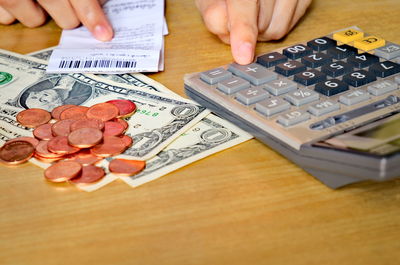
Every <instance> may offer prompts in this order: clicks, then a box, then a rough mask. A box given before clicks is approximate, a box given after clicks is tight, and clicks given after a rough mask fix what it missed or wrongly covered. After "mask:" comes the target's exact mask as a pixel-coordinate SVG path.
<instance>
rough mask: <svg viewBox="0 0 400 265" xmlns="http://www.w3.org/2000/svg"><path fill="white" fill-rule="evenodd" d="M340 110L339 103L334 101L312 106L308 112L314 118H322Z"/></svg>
mask: <svg viewBox="0 0 400 265" xmlns="http://www.w3.org/2000/svg"><path fill="white" fill-rule="evenodd" d="M339 109H340V105H339V103H337V102H335V101H332V100H325V101H321V102H318V103H316V104H313V105H311V106H310V107H309V108H308V111H309V112H311V114H313V115H314V116H322V115H325V114H327V113H331V112H334V111H337V110H339Z"/></svg>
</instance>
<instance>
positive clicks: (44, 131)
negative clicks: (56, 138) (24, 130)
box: [33, 123, 53, 140]
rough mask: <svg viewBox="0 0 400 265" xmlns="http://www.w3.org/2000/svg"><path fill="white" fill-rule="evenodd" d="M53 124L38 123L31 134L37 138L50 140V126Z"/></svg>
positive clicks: (51, 135) (51, 134)
mask: <svg viewBox="0 0 400 265" xmlns="http://www.w3.org/2000/svg"><path fill="white" fill-rule="evenodd" d="M52 126H53V124H51V123H46V124H42V125H39V126H38V127H36V128H35V129H34V130H33V135H34V136H35V137H36V138H38V139H39V140H50V139H51V138H53V132H52V131H51V127H52Z"/></svg>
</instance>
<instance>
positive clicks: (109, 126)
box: [104, 121, 125, 136]
mask: <svg viewBox="0 0 400 265" xmlns="http://www.w3.org/2000/svg"><path fill="white" fill-rule="evenodd" d="M124 131H125V128H124V126H123V125H122V124H121V123H119V122H116V121H106V122H104V136H117V135H121V134H123V133H124Z"/></svg>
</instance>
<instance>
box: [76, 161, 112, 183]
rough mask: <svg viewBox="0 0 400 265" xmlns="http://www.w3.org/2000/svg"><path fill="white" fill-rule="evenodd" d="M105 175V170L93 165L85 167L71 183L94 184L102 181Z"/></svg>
mask: <svg viewBox="0 0 400 265" xmlns="http://www.w3.org/2000/svg"><path fill="white" fill-rule="evenodd" d="M104 175H105V172H104V169H102V168H101V167H96V166H93V165H88V166H83V167H82V172H81V174H79V175H78V176H76V177H75V178H73V179H71V180H70V181H71V182H72V183H74V184H78V185H84V184H92V183H94V182H97V181H99V180H101V179H102V178H103V177H104Z"/></svg>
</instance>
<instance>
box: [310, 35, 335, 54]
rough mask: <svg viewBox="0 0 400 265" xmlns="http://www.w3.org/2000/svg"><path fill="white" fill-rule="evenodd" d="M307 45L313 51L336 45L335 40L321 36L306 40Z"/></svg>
mask: <svg viewBox="0 0 400 265" xmlns="http://www.w3.org/2000/svg"><path fill="white" fill-rule="evenodd" d="M307 46H308V47H310V48H312V49H313V50H314V51H317V52H320V51H325V50H327V49H328V48H330V47H333V46H336V41H334V40H332V39H330V38H328V37H322V38H317V39H314V40H311V41H309V42H307Z"/></svg>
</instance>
